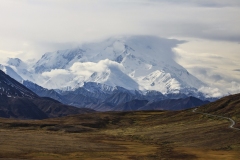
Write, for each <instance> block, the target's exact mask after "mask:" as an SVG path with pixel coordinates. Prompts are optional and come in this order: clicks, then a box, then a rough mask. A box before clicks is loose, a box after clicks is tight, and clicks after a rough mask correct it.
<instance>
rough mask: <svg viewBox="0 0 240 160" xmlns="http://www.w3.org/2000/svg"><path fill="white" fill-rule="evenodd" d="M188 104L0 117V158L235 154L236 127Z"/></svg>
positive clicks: (239, 144)
mask: <svg viewBox="0 0 240 160" xmlns="http://www.w3.org/2000/svg"><path fill="white" fill-rule="evenodd" d="M228 126H229V122H228V121H227V120H224V119H219V118H216V117H207V116H204V115H201V114H198V113H193V112H192V110H187V111H178V112H162V111H144V112H142V111H138V112H108V113H89V114H82V115H75V116H68V117H62V118H55V119H46V120H20V121H19V120H13V119H0V148H1V150H0V159H1V158H2V159H6V158H9V159H37V160H38V159H39V160H40V159H53V160H54V159H56V160H59V159H89V160H90V159H99V160H106V159H136V160H141V159H143V160H144V159H170V160H171V159H173V160H174V159H184V160H187V159H189V160H190V159H202V160H206V159H224V160H225V159H226V160H228V159H229V160H235V159H238V158H239V157H240V137H239V133H240V132H239V131H237V130H233V129H230V128H228Z"/></svg>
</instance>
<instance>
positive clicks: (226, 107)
mask: <svg viewBox="0 0 240 160" xmlns="http://www.w3.org/2000/svg"><path fill="white" fill-rule="evenodd" d="M198 110H199V111H202V112H205V113H211V114H216V115H221V116H226V117H231V118H233V119H236V120H237V121H239V122H240V94H235V95H230V96H227V97H223V98H221V99H219V100H217V101H216V102H212V103H209V104H206V105H203V106H201V107H199V109H198Z"/></svg>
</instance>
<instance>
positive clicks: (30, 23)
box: [0, 0, 240, 59]
mask: <svg viewBox="0 0 240 160" xmlns="http://www.w3.org/2000/svg"><path fill="white" fill-rule="evenodd" d="M209 6H225V7H222V8H214V7H209ZM239 14H240V10H239V1H238V0H229V1H224V0H218V1H217V0H212V1H211V2H209V1H207V0H203V1H198V0H183V1H177V0H170V1H169V0H159V1H156V0H155V1H151V0H139V1H135V0H134V1H133V0H130V1H125V0H124V1H122V0H116V1H112V0H100V1H93V0H81V1H76V0H70V1H65V0H50V1H49V0H31V1H28V0H21V1H9V0H3V1H1V6H0V18H1V20H2V22H3V23H2V25H1V26H0V34H1V37H0V49H1V50H4V51H9V52H21V56H22V55H25V56H23V59H28V58H35V57H36V58H38V57H39V56H41V55H42V54H44V52H47V51H54V50H57V49H59V48H60V49H66V48H69V47H72V46H75V45H76V44H79V43H82V42H86V41H93V40H99V39H103V38H107V37H110V36H113V35H129V34H130V35H138V34H144V35H157V36H161V37H178V36H180V37H198V38H205V39H215V40H228V41H240V28H239V27H238V26H239V25H240V22H239V21H236V19H238V15H239ZM17 55H18V53H16V56H17Z"/></svg>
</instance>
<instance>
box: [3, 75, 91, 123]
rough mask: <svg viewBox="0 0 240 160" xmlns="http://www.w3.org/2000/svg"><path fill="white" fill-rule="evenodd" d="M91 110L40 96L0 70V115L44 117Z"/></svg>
mask: <svg viewBox="0 0 240 160" xmlns="http://www.w3.org/2000/svg"><path fill="white" fill-rule="evenodd" d="M89 112H93V110H91V109H85V108H76V107H72V106H68V105H63V104H61V103H60V102H58V101H56V100H53V99H51V98H41V97H39V96H38V95H36V94H35V93H34V92H32V91H31V90H29V89H28V88H26V87H25V86H23V85H22V84H20V83H19V82H17V81H16V80H14V79H12V78H11V77H10V76H8V75H6V74H5V73H4V72H3V71H1V70H0V117H5V118H20V119H44V118H49V117H61V116H66V115H70V114H80V113H89Z"/></svg>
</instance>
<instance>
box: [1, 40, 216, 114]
mask: <svg viewBox="0 0 240 160" xmlns="http://www.w3.org/2000/svg"><path fill="white" fill-rule="evenodd" d="M179 43H182V42H181V41H177V40H173V39H164V38H158V37H153V36H123V37H114V38H109V39H107V40H104V41H101V42H96V43H86V44H83V45H81V46H79V47H77V48H73V49H68V50H60V51H56V52H48V53H45V54H44V55H43V56H42V57H41V58H40V59H39V60H38V61H37V62H36V64H34V65H33V66H29V65H28V64H27V63H25V62H23V61H21V60H20V59H18V58H9V60H8V61H7V62H6V63H5V64H2V65H0V69H1V70H3V71H4V72H5V73H6V74H8V75H10V76H11V77H12V78H14V79H15V80H17V81H18V82H20V83H22V84H23V85H25V86H26V87H27V88H29V89H30V90H31V91H33V92H34V93H36V94H37V95H38V96H41V97H51V98H53V99H55V100H57V101H59V102H61V103H63V104H68V105H73V106H77V107H87V108H91V109H95V110H98V111H109V110H121V108H122V109H123V108H126V107H120V106H119V105H123V106H124V105H127V104H126V103H134V101H138V100H139V101H141V102H142V101H147V102H148V103H147V104H146V105H144V106H141V107H140V108H139V107H133V108H135V109H173V108H174V109H176V110H178V109H180V108H181V109H182V108H188V107H192V106H193V105H192V106H191V105H186V106H185V107H184V106H183V107H181V106H179V108H176V107H173V106H174V105H172V108H171V107H170V106H166V107H165V108H164V107H163V106H162V105H160V106H161V107H160V106H159V107H157V106H155V107H153V106H154V104H155V103H158V102H159V103H160V101H161V104H163V103H164V104H166V103H165V102H162V101H163V100H164V101H167V100H169V99H174V100H181V101H187V100H186V99H188V98H190V97H196V98H198V99H200V100H201V101H202V104H204V103H205V102H206V101H207V100H210V101H213V100H215V99H216V97H211V96H210V95H208V93H202V92H200V90H201V88H202V87H207V85H206V84H204V83H203V82H201V81H200V80H198V79H197V78H196V77H194V76H193V75H191V74H190V73H189V72H188V71H187V70H186V69H185V68H183V67H182V66H180V65H179V64H177V63H176V62H175V61H174V58H173V57H174V53H173V51H172V48H174V47H176V46H177V45H178V44H179ZM190 101H195V100H193V99H191V98H190ZM172 103H173V102H171V104H172ZM136 104H138V103H136ZM150 104H151V105H150ZM127 108H128V107H127Z"/></svg>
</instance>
